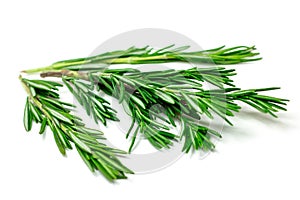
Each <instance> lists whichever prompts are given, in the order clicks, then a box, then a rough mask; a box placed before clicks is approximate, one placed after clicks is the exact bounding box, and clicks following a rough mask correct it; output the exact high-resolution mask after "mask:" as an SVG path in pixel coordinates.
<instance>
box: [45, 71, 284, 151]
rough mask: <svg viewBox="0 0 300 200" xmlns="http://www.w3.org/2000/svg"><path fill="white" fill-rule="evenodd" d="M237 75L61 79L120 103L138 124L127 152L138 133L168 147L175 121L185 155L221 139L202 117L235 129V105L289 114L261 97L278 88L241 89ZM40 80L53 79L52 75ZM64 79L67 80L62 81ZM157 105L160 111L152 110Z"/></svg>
mask: <svg viewBox="0 0 300 200" xmlns="http://www.w3.org/2000/svg"><path fill="white" fill-rule="evenodd" d="M235 74H236V73H235V71H234V70H232V69H225V68H221V67H214V68H191V69H187V70H173V69H172V70H165V71H152V72H140V71H138V70H136V69H103V70H102V71H97V72H80V73H79V72H72V73H67V72H66V71H64V72H63V73H61V76H62V77H68V80H72V81H75V82H76V81H78V79H82V80H84V81H86V82H88V83H89V84H95V85H96V87H98V90H102V91H104V92H106V94H108V95H110V96H112V97H114V98H117V99H118V100H119V103H122V105H123V107H124V110H125V111H127V112H126V113H127V114H129V115H130V116H131V117H132V120H133V121H132V124H134V123H137V124H138V125H139V126H138V128H137V129H136V130H135V131H134V133H133V137H132V143H131V145H130V148H129V152H130V151H131V150H132V147H133V145H134V142H135V138H136V134H137V132H138V131H139V132H141V133H142V134H143V135H144V137H145V138H147V139H148V140H149V142H150V143H151V144H152V145H153V146H154V147H156V148H158V149H160V148H169V147H170V145H172V143H173V142H172V141H176V140H177V137H178V136H176V135H174V134H172V133H170V132H169V130H170V125H171V126H175V123H174V121H176V120H179V121H181V122H182V124H183V126H182V131H181V134H180V136H181V137H180V138H181V139H182V138H185V144H184V147H183V151H185V152H189V150H190V148H191V147H193V148H194V149H196V150H197V149H212V148H214V145H213V144H212V142H211V141H210V137H211V136H212V135H213V136H217V137H220V133H217V132H216V131H214V130H211V129H209V128H208V127H206V126H204V125H201V121H199V120H200V119H201V118H202V115H206V116H207V117H209V118H211V119H213V113H214V114H216V115H218V116H220V117H221V118H223V119H224V120H225V121H226V122H228V124H230V125H232V123H231V122H230V121H229V119H228V117H232V116H234V112H239V111H240V109H241V107H240V106H239V105H238V104H237V103H236V101H240V102H243V103H246V104H248V105H250V106H252V107H253V108H255V109H256V110H258V111H260V112H262V113H268V114H270V115H272V116H274V117H276V112H278V111H279V110H286V109H285V108H284V107H283V106H285V105H286V103H285V102H286V101H288V100H286V99H280V98H275V97H271V96H264V95H261V94H259V93H260V92H263V91H270V90H276V89H279V88H275V87H274V88H262V89H250V90H241V89H240V88H236V87H235V86H234V84H233V81H232V80H231V79H230V77H231V76H233V75H235ZM41 75H42V76H43V77H45V76H46V75H47V76H49V75H51V72H48V73H47V74H41ZM87 77H89V78H88V79H87ZM65 79H66V78H63V80H64V81H65ZM203 82H208V83H210V84H213V85H215V86H217V87H218V88H219V89H210V90H205V89H204V88H203V85H202V84H201V83H203ZM226 85H227V87H225V88H224V86H226ZM228 86H229V87H228ZM88 87H91V86H90V85H89V86H88ZM157 105H160V106H159V107H157ZM154 106H156V109H153V107H154ZM94 109H96V108H94ZM96 110H97V109H96ZM161 114H164V115H166V116H167V119H164V118H162V117H160V115H161ZM100 120H101V119H100ZM157 120H158V121H157ZM161 120H163V121H164V122H166V123H167V124H164V123H162V122H161ZM101 121H102V122H103V120H101ZM131 131H132V129H130V130H129V131H128V133H127V137H128V136H129V134H130V133H131ZM191 138H192V139H191Z"/></svg>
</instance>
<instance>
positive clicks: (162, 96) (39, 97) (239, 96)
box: [20, 45, 288, 180]
mask: <svg viewBox="0 0 300 200" xmlns="http://www.w3.org/2000/svg"><path fill="white" fill-rule="evenodd" d="M188 48H189V46H182V47H178V48H176V47H174V45H170V46H167V47H164V48H161V49H158V50H155V49H154V48H151V47H149V46H146V47H143V48H136V47H130V48H128V49H126V50H118V51H112V52H107V53H103V54H100V55H96V56H92V57H86V58H78V59H71V60H64V61H59V62H56V63H54V64H52V65H50V66H47V67H43V68H37V69H31V70H25V71H23V72H26V73H28V74H31V73H36V72H41V74H40V75H41V77H43V78H46V77H59V78H61V79H62V81H63V83H64V84H65V85H66V86H67V87H68V89H69V90H70V92H71V93H72V94H73V95H74V97H75V98H76V99H77V100H78V102H79V103H80V104H81V105H82V106H83V107H84V109H85V110H86V112H87V114H88V115H90V116H91V117H92V118H94V120H95V122H96V123H98V121H101V122H102V123H103V124H104V125H106V122H107V120H113V121H118V118H117V117H116V111H115V110H114V109H113V108H112V107H111V105H110V104H109V103H108V102H107V101H106V100H105V98H104V97H102V96H101V95H98V94H97V92H99V91H103V92H104V93H106V94H107V95H108V96H111V97H113V98H116V99H118V101H119V103H120V104H122V105H123V108H124V110H125V112H126V113H127V114H128V115H129V116H131V118H132V123H131V126H130V128H129V130H128V132H127V134H126V138H128V137H129V136H131V144H130V147H129V152H131V151H132V149H133V147H134V145H135V141H136V138H137V137H138V134H140V135H141V136H143V137H144V138H146V139H147V140H148V141H149V142H150V143H151V144H152V145H153V146H154V147H155V148H157V149H161V148H170V147H171V146H172V144H173V143H174V142H177V141H178V140H179V141H183V149H182V151H183V152H186V153H188V152H190V151H191V150H212V149H213V148H214V144H213V142H212V138H213V137H218V138H221V134H220V133H219V132H217V131H215V130H212V129H211V128H209V127H208V126H207V124H206V123H205V120H203V118H205V119H206V118H208V119H211V120H213V119H214V118H215V117H216V116H218V117H221V118H222V119H224V120H225V121H226V122H227V123H228V124H229V125H232V123H231V121H230V118H231V117H234V115H235V113H237V112H240V110H241V109H242V107H241V104H240V103H244V104H248V105H249V106H251V107H252V108H254V109H256V110H257V111H259V112H261V113H264V114H269V115H271V116H273V117H277V115H276V114H277V112H279V111H281V110H283V111H285V110H286V108H285V106H286V103H287V101H288V100H287V99H282V98H277V97H272V96H266V95H263V94H262V92H265V91H272V90H277V89H279V88H278V87H271V88H260V89H248V90H242V89H240V88H238V87H236V86H235V85H234V83H233V80H232V79H231V77H232V76H234V75H236V72H235V70H234V69H226V68H224V67H209V68H198V67H194V68H191V69H187V70H174V69H170V70H162V71H150V72H141V71H139V70H137V69H133V68H122V69H110V68H109V67H108V66H109V65H110V64H149V63H166V62H190V63H215V64H219V65H225V64H237V63H242V62H249V61H255V60H260V59H261V58H260V57H258V55H259V53H257V52H255V50H256V48H255V47H254V46H253V47H246V46H236V47H232V48H225V47H224V46H222V47H219V48H215V49H210V50H204V51H195V52H187V51H186V50H187V49H188ZM20 80H21V82H22V84H23V86H24V88H25V90H26V91H27V93H28V98H27V101H26V105H25V112H24V126H25V129H26V130H27V131H29V130H31V128H32V123H33V121H35V122H37V123H40V124H41V128H40V133H41V134H42V133H43V132H44V131H45V128H46V126H49V127H50V129H51V130H52V132H53V135H54V138H55V141H56V144H57V146H58V148H59V150H60V152H61V153H62V154H63V155H65V154H66V150H68V149H72V146H73V145H75V147H76V149H77V151H78V153H79V154H80V156H81V157H82V159H83V161H84V162H85V163H86V164H87V166H88V167H89V168H90V170H91V171H100V172H101V173H102V174H103V175H104V176H105V177H106V178H107V179H108V180H115V179H118V178H126V176H125V174H126V173H133V172H132V171H131V170H129V169H127V168H126V167H125V166H123V165H122V164H121V163H120V161H119V160H118V159H117V156H118V155H120V154H123V153H124V152H123V151H121V150H117V149H113V148H110V147H107V146H106V145H105V144H103V143H101V142H99V141H98V140H97V139H100V140H102V139H104V137H103V134H102V132H99V131H96V130H92V129H88V128H86V127H85V125H84V124H83V123H82V121H81V119H80V118H79V117H77V116H76V115H74V114H72V112H71V111H72V108H73V107H74V105H72V104H68V103H66V102H62V101H60V99H59V94H58V93H57V90H58V87H61V86H62V85H61V84H59V83H57V82H53V81H44V80H28V79H24V78H22V77H21V78H20ZM207 86H211V87H207ZM176 121H177V122H178V121H179V122H181V131H179V132H178V133H177V134H176V133H175V134H174V133H171V131H170V129H171V128H172V127H176V124H177V123H176ZM135 124H137V127H136V128H135V129H134V128H133V127H134V125H135Z"/></svg>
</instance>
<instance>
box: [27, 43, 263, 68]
mask: <svg viewBox="0 0 300 200" xmlns="http://www.w3.org/2000/svg"><path fill="white" fill-rule="evenodd" d="M188 48H189V46H182V47H175V45H170V46H167V47H163V48H161V49H158V50H154V48H152V47H149V46H146V47H143V48H136V47H134V46H133V47H130V48H128V49H126V50H118V51H112V52H107V53H103V54H99V55H96V56H91V57H85V58H76V59H70V60H63V61H59V62H56V63H53V64H52V65H50V66H47V67H42V68H37V69H29V70H24V71H23V72H25V73H28V74H31V73H37V72H45V71H50V70H61V69H69V70H91V69H93V70H101V69H103V68H105V67H107V65H111V64H147V63H166V62H189V63H215V64H218V65H225V64H237V63H242V62H250V61H256V60H260V59H261V58H260V57H257V56H258V55H259V53H257V52H254V51H255V50H256V48H255V46H252V47H247V46H236V47H231V48H225V46H221V47H218V48H215V49H209V50H203V51H194V52H186V51H185V50H187V49H188Z"/></svg>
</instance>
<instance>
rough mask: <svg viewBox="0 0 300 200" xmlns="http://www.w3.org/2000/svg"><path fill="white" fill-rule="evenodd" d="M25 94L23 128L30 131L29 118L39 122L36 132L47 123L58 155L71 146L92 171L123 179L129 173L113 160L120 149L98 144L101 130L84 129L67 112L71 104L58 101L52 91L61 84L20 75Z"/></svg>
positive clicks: (43, 128) (43, 129) (101, 134)
mask: <svg viewBox="0 0 300 200" xmlns="http://www.w3.org/2000/svg"><path fill="white" fill-rule="evenodd" d="M20 80H21V83H22V85H23V86H24V88H25V90H26V91H27V94H28V97H27V100H26V105H25V110H24V127H25V129H26V131H30V130H31V127H32V123H33V121H35V122H36V123H40V124H41V128H40V134H43V133H44V131H45V129H46V126H49V127H50V129H51V131H52V133H53V136H54V139H55V142H56V145H57V147H58V149H59V151H60V152H61V154H63V155H66V150H68V149H72V148H73V147H72V144H74V146H75V148H76V150H77V152H78V153H79V155H80V156H81V158H82V159H83V161H84V162H85V163H86V165H87V166H88V167H89V169H90V170H91V171H92V172H95V171H99V172H101V173H102V174H103V175H104V176H105V177H106V178H107V179H108V180H110V181H113V180H115V179H120V178H126V176H125V173H133V172H132V171H131V170H129V169H128V168H126V167H125V166H124V165H122V164H121V162H120V161H119V160H118V159H117V156H118V155H120V154H124V153H125V152H124V151H121V150H118V149H113V148H110V147H108V146H106V145H105V144H104V143H100V142H99V141H98V140H104V139H105V138H104V137H103V133H102V132H100V131H97V130H93V129H89V128H86V127H85V125H84V124H83V123H82V121H81V119H80V118H79V117H77V116H75V115H73V114H71V109H72V108H73V107H74V105H72V104H69V103H66V102H62V101H60V100H59V94H58V93H57V92H56V91H57V90H58V87H61V86H62V85H61V84H59V83H56V82H52V81H45V80H28V79H25V78H22V77H20Z"/></svg>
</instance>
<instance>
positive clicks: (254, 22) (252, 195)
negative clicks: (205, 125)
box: [0, 0, 300, 200]
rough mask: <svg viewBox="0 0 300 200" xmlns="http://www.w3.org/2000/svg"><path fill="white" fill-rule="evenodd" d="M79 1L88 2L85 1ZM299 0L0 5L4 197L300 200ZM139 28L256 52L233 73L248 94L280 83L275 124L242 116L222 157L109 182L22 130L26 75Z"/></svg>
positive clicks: (192, 159) (0, 177)
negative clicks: (284, 106)
mask: <svg viewBox="0 0 300 200" xmlns="http://www.w3.org/2000/svg"><path fill="white" fill-rule="evenodd" d="M82 2H83V1H82ZM296 2H297V1H292V0H286V1H276V0H274V1H261V0H260V1H258V0H252V1H244V2H242V1H233V0H227V1H214V0H211V1H161V0H160V1H155V0H152V1H143V2H142V1H130V0H127V1H109V3H108V1H107V2H100V1H94V2H93V1H84V3H78V2H77V1H54V0H52V1H48V3H46V1H13V0H12V1H6V2H5V1H1V3H0V21H1V27H0V28H1V31H0V34H1V37H0V58H1V62H0V63H1V73H0V75H1V78H0V81H1V83H0V87H1V100H0V101H1V104H0V105H1V114H0V117H1V127H0V128H1V129H0V130H1V139H0V152H1V164H0V199H32V200H33V199H41V198H43V199H63V198H65V199H66V198H68V199H71V198H75V199H80V198H84V199H108V198H112V199H127V198H128V199H129V198H131V199H162V198H165V199H166V198H168V199H174V198H176V199H184V198H187V199H189V198H191V199H232V200H234V199H289V200H292V199H299V198H300V194H299V193H300V192H299V186H300V172H299V169H300V162H299V161H300V155H299V153H300V145H299V142H300V133H299V128H300V127H299V124H300V121H299V119H300V109H299V105H300V104H299V102H300V98H299V96H300V95H299V92H300V91H299V85H300V84H299V73H298V71H299V67H300V66H299V59H298V58H299V53H300V50H299V45H300V43H299V42H300V40H299V37H300V31H299V19H300V16H299V6H298V5H297V3H296ZM137 28H164V29H170V30H174V31H176V32H179V33H182V34H184V35H186V36H187V37H189V38H191V39H193V40H194V41H196V42H197V43H198V44H200V45H201V46H202V47H203V48H213V47H216V46H219V45H223V44H226V45H228V46H233V45H253V44H255V45H256V46H257V48H258V49H259V51H260V52H261V54H262V56H263V58H264V59H263V60H262V61H259V62H255V63H251V64H246V65H239V66H234V67H235V68H236V69H237V71H238V73H239V74H238V77H237V78H236V83H237V84H238V85H239V86H241V87H243V88H253V87H269V86H281V87H282V90H280V91H275V92H273V93H271V94H272V95H275V96H279V97H285V98H288V99H290V100H291V102H290V103H289V105H288V112H286V113H281V114H280V115H279V116H280V118H279V119H278V120H274V119H272V118H270V117H268V116H263V115H260V114H259V115H257V114H253V112H250V111H248V110H246V111H245V112H242V113H241V114H239V115H237V118H235V119H234V120H233V122H234V124H235V126H234V127H227V128H225V130H224V132H223V134H224V138H223V140H222V141H221V142H219V143H218V144H217V149H216V152H214V153H212V154H210V155H209V156H208V157H207V158H205V159H202V160H199V159H198V158H197V156H188V155H187V156H184V157H182V158H181V159H180V160H179V161H178V162H176V163H175V164H173V165H172V166H170V167H168V168H166V169H164V170H161V171H159V172H156V173H151V174H144V175H133V176H129V179H128V180H124V181H118V182H117V183H116V184H110V183H108V182H107V181H105V179H104V178H102V177H101V176H98V177H95V176H93V175H92V174H91V173H90V172H89V171H88V169H87V168H86V167H85V166H84V164H83V163H82V161H81V160H80V159H79V158H78V157H77V156H76V154H72V153H70V154H69V156H68V158H63V157H62V156H60V154H59V152H58V151H57V149H56V146H55V144H54V142H53V139H52V137H49V136H50V135H48V136H47V137H46V138H45V139H43V137H42V136H40V135H38V134H37V133H36V132H37V128H36V129H34V130H33V131H32V132H31V133H26V132H25V131H24V129H23V124H22V117H23V106H24V100H25V97H26V95H25V93H24V92H23V91H22V88H21V85H20V84H19V82H18V79H17V78H18V74H19V72H20V71H21V70H22V69H25V68H35V67H40V66H45V65H48V64H51V63H52V62H54V61H58V60H61V59H68V58H76V57H82V56H87V55H89V53H90V52H91V51H93V49H94V48H95V47H97V46H98V45H99V44H101V43H102V42H104V41H105V40H107V39H109V38H110V37H112V36H114V35H117V34H119V33H122V32H124V31H129V30H132V29H137Z"/></svg>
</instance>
